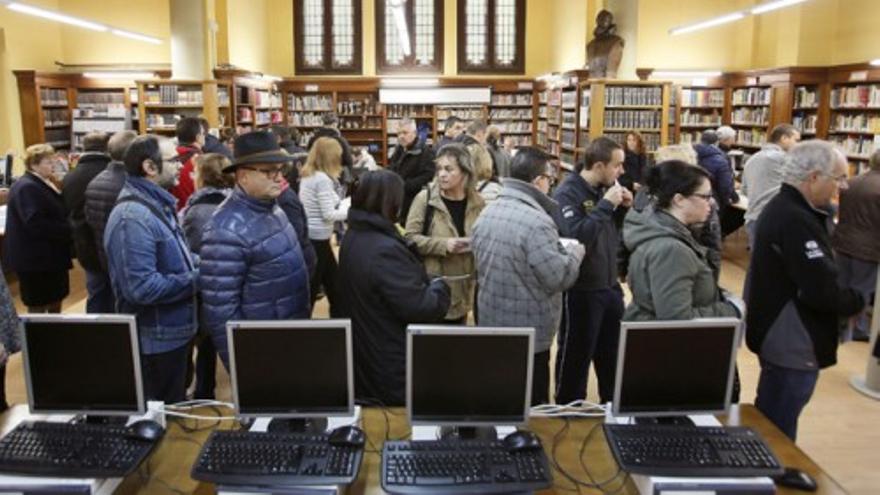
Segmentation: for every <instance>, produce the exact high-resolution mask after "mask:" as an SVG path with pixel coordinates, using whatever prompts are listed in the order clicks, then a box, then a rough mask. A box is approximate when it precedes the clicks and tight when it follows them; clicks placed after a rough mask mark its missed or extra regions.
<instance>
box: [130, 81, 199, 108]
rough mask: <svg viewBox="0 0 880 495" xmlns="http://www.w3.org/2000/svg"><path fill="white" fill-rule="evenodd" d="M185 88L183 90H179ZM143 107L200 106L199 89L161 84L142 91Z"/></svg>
mask: <svg viewBox="0 0 880 495" xmlns="http://www.w3.org/2000/svg"><path fill="white" fill-rule="evenodd" d="M181 88H185V89H181ZM144 104H145V105H148V106H149V105H201V104H202V90H201V87H198V88H197V87H195V86H179V85H177V84H162V85H159V86H150V87H148V88H147V89H145V90H144Z"/></svg>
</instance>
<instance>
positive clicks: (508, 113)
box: [489, 108, 532, 120]
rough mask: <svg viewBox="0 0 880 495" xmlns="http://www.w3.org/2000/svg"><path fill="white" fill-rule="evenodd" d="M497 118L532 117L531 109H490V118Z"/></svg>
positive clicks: (528, 118)
mask: <svg viewBox="0 0 880 495" xmlns="http://www.w3.org/2000/svg"><path fill="white" fill-rule="evenodd" d="M496 119H499V120H500V119H527V120H531V119H532V111H531V110H530V109H514V108H493V109H492V110H490V111H489V120H496Z"/></svg>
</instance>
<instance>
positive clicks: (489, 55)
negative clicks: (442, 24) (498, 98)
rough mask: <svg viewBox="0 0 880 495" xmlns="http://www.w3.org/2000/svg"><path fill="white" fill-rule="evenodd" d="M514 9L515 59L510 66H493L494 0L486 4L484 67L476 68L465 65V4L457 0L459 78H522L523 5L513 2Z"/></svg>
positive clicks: (524, 50) (523, 43)
mask: <svg viewBox="0 0 880 495" xmlns="http://www.w3.org/2000/svg"><path fill="white" fill-rule="evenodd" d="M514 1H515V2H516V5H515V7H514V9H515V15H516V57H515V58H514V61H513V63H512V64H511V65H499V64H497V63H496V62H495V48H496V43H495V22H494V20H495V7H496V5H495V0H486V7H487V8H486V63H484V64H480V65H474V64H469V63H468V62H467V32H466V30H467V16H466V12H465V9H466V8H467V0H458V5H457V7H458V9H457V11H456V14H455V17H456V20H457V31H458V32H457V33H456V34H457V40H456V45H457V47H456V51H457V52H458V73H459V74H525V72H526V2H527V0H514Z"/></svg>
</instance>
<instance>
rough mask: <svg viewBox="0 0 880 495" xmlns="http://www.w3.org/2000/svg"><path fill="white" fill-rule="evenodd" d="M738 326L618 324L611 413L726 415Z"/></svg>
mask: <svg viewBox="0 0 880 495" xmlns="http://www.w3.org/2000/svg"><path fill="white" fill-rule="evenodd" d="M741 327H742V325H741V323H740V320H738V319H736V318H706V319H696V320H682V321H650V322H630V321H625V322H623V323H621V332H620V348H619V351H618V356H617V375H616V380H615V387H614V402H613V403H612V412H613V414H614V415H615V416H637V417H638V416H642V417H644V416H653V417H664V416H667V417H668V416H687V415H690V414H719V413H726V412H727V411H728V410H729V409H730V394H731V388H732V386H733V374H734V365H735V364H736V350H737V347H738V346H739V342H740V332H741Z"/></svg>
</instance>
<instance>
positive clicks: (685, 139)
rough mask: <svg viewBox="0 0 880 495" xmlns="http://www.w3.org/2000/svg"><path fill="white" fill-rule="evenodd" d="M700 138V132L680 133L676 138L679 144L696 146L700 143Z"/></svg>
mask: <svg viewBox="0 0 880 495" xmlns="http://www.w3.org/2000/svg"><path fill="white" fill-rule="evenodd" d="M701 137H702V132H700V131H681V134H679V136H678V142H679V143H680V144H697V143H699V142H700V138H701Z"/></svg>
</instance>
